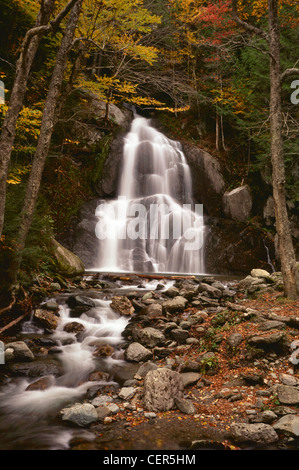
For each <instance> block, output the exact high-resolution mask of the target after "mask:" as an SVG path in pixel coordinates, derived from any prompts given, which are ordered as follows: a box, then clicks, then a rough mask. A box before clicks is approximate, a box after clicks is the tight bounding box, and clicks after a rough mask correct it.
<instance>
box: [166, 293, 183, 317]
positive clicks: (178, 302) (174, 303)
mask: <svg viewBox="0 0 299 470" xmlns="http://www.w3.org/2000/svg"><path fill="white" fill-rule="evenodd" d="M187 303H188V301H187V299H185V297H182V296H180V295H177V296H176V297H174V298H173V299H171V300H166V301H165V302H163V304H162V307H163V309H164V310H165V311H166V312H169V313H175V312H181V311H182V310H184V308H185V307H186V304H187Z"/></svg>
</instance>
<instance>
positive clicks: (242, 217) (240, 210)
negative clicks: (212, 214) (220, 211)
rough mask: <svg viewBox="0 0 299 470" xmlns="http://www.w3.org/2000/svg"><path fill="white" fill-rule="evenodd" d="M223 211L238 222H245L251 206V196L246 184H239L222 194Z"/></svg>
mask: <svg viewBox="0 0 299 470" xmlns="http://www.w3.org/2000/svg"><path fill="white" fill-rule="evenodd" d="M223 207H224V213H225V214H226V216H227V217H230V218H232V219H234V220H237V221H238V222H246V221H247V219H248V217H249V216H250V212H251V208H252V197H251V192H250V188H249V186H248V185H244V186H240V187H238V188H235V189H233V190H232V191H226V192H225V193H224V195H223Z"/></svg>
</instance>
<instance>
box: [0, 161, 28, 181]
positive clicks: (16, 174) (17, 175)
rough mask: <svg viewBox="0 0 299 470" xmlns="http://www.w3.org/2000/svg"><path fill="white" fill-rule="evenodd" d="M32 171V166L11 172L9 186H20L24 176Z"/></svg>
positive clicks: (8, 179)
mask: <svg viewBox="0 0 299 470" xmlns="http://www.w3.org/2000/svg"><path fill="white" fill-rule="evenodd" d="M30 170H31V165H26V166H19V167H15V168H13V169H12V170H10V172H9V174H8V178H7V180H6V182H7V184H20V183H21V182H22V176H24V175H26V174H27V173H29V172H30Z"/></svg>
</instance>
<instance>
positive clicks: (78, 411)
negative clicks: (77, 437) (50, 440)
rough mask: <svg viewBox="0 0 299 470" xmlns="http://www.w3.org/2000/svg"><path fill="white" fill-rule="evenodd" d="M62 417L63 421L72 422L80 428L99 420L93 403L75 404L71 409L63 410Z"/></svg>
mask: <svg viewBox="0 0 299 470" xmlns="http://www.w3.org/2000/svg"><path fill="white" fill-rule="evenodd" d="M109 413H110V411H109ZM60 416H61V418H62V420H63V421H71V422H72V423H74V424H77V425H78V426H80V427H85V426H89V425H90V424H92V423H95V422H96V421H98V419H99V418H98V413H97V410H96V408H95V407H94V406H93V405H92V404H91V403H75V404H74V405H73V406H71V407H69V408H63V409H62V410H61V411H60Z"/></svg>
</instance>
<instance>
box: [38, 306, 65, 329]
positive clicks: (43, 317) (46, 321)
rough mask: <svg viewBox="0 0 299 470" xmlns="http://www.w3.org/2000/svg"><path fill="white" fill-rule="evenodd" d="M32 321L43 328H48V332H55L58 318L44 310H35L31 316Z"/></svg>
mask: <svg viewBox="0 0 299 470" xmlns="http://www.w3.org/2000/svg"><path fill="white" fill-rule="evenodd" d="M33 318H34V320H35V321H36V322H37V323H38V324H39V325H40V326H42V327H43V328H48V329H50V330H55V329H56V328H57V326H58V321H59V318H58V317H57V315H55V313H53V312H51V311H48V310H44V309H40V308H38V309H36V311H35V312H34V314H33Z"/></svg>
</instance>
